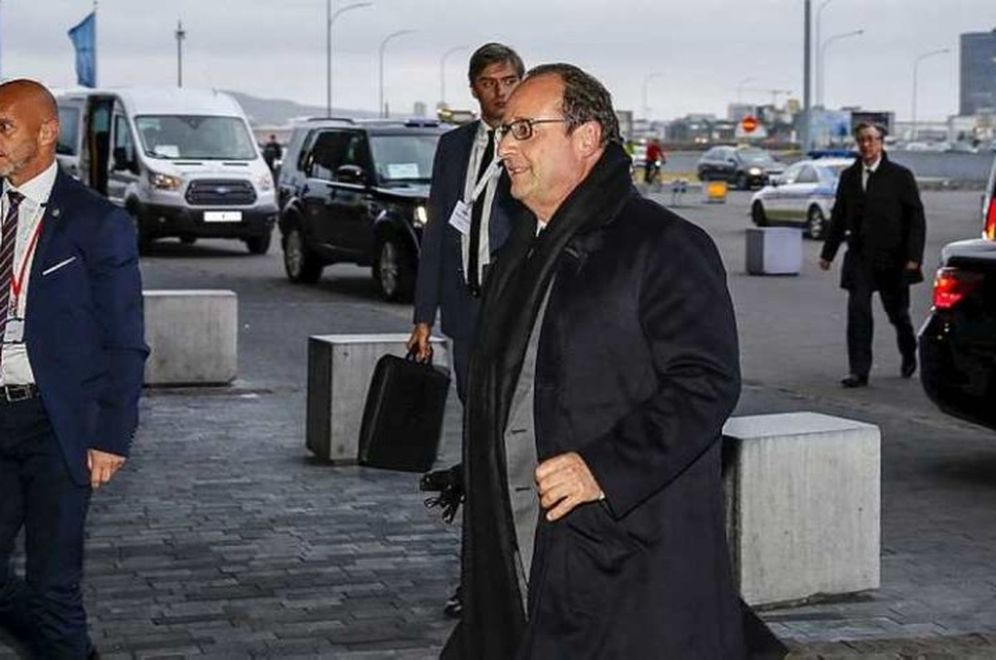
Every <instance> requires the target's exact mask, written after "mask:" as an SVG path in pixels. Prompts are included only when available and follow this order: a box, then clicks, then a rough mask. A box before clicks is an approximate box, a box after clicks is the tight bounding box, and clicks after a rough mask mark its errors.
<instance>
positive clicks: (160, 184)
mask: <svg viewBox="0 0 996 660" xmlns="http://www.w3.org/2000/svg"><path fill="white" fill-rule="evenodd" d="M149 183H151V184H152V187H153V188H156V189H158V190H179V189H180V188H181V187H182V186H183V178H182V177H178V176H172V175H170V174H163V173H162V172H153V171H152V170H149Z"/></svg>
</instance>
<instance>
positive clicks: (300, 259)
mask: <svg viewBox="0 0 996 660" xmlns="http://www.w3.org/2000/svg"><path fill="white" fill-rule="evenodd" d="M284 271H285V272H286V273H287V277H288V279H290V281H291V282H298V283H300V284H314V283H315V282H317V281H318V278H320V277H321V276H322V264H321V262H319V261H318V260H317V259H316V258H315V256H314V255H313V254H311V253H310V252H308V249H307V248H306V247H305V245H304V237H303V236H302V235H301V230H300V229H298V228H297V227H291V228H290V230H289V231H288V232H287V236H285V237H284Z"/></svg>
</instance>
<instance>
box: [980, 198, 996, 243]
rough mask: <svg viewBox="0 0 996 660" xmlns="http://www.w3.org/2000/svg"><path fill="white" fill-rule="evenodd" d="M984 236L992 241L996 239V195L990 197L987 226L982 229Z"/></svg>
mask: <svg viewBox="0 0 996 660" xmlns="http://www.w3.org/2000/svg"><path fill="white" fill-rule="evenodd" d="M982 236H983V237H984V238H988V239H989V240H990V241H996V195H993V196H992V197H991V198H990V199H989V208H988V209H986V226H985V228H984V229H983V230H982Z"/></svg>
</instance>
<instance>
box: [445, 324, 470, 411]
mask: <svg viewBox="0 0 996 660" xmlns="http://www.w3.org/2000/svg"><path fill="white" fill-rule="evenodd" d="M472 344H473V342H471V341H470V340H469V339H452V340H451V341H450V346H452V347H453V375H454V377H455V378H456V386H457V396H459V397H460V403H466V401H467V370H468V369H469V367H470V349H471V345H472Z"/></svg>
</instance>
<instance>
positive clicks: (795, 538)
mask: <svg viewBox="0 0 996 660" xmlns="http://www.w3.org/2000/svg"><path fill="white" fill-rule="evenodd" d="M723 434H724V436H725V438H724V440H725V444H724V452H723V453H724V481H725V485H726V495H727V534H728V536H729V542H730V550H731V555H732V560H733V571H734V578H735V580H736V581H737V583H738V584H739V587H740V592H741V594H742V595H743V597H744V600H746V601H747V602H748V603H750V604H752V605H760V604H772V603H785V602H791V601H799V600H804V599H807V598H810V597H813V596H819V595H829V594H846V593H852V592H857V591H864V590H866V589H876V588H878V586H879V548H880V535H881V532H880V446H879V445H880V433H879V429H878V427H877V426H874V425H872V424H865V423H863V422H856V421H853V420H849V419H843V418H840V417H831V416H829V415H822V414H819V413H811V412H800V413H787V414H777V415H756V416H752V417H732V418H730V419H729V420H728V421H727V423H726V425H725V426H724V427H723Z"/></svg>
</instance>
